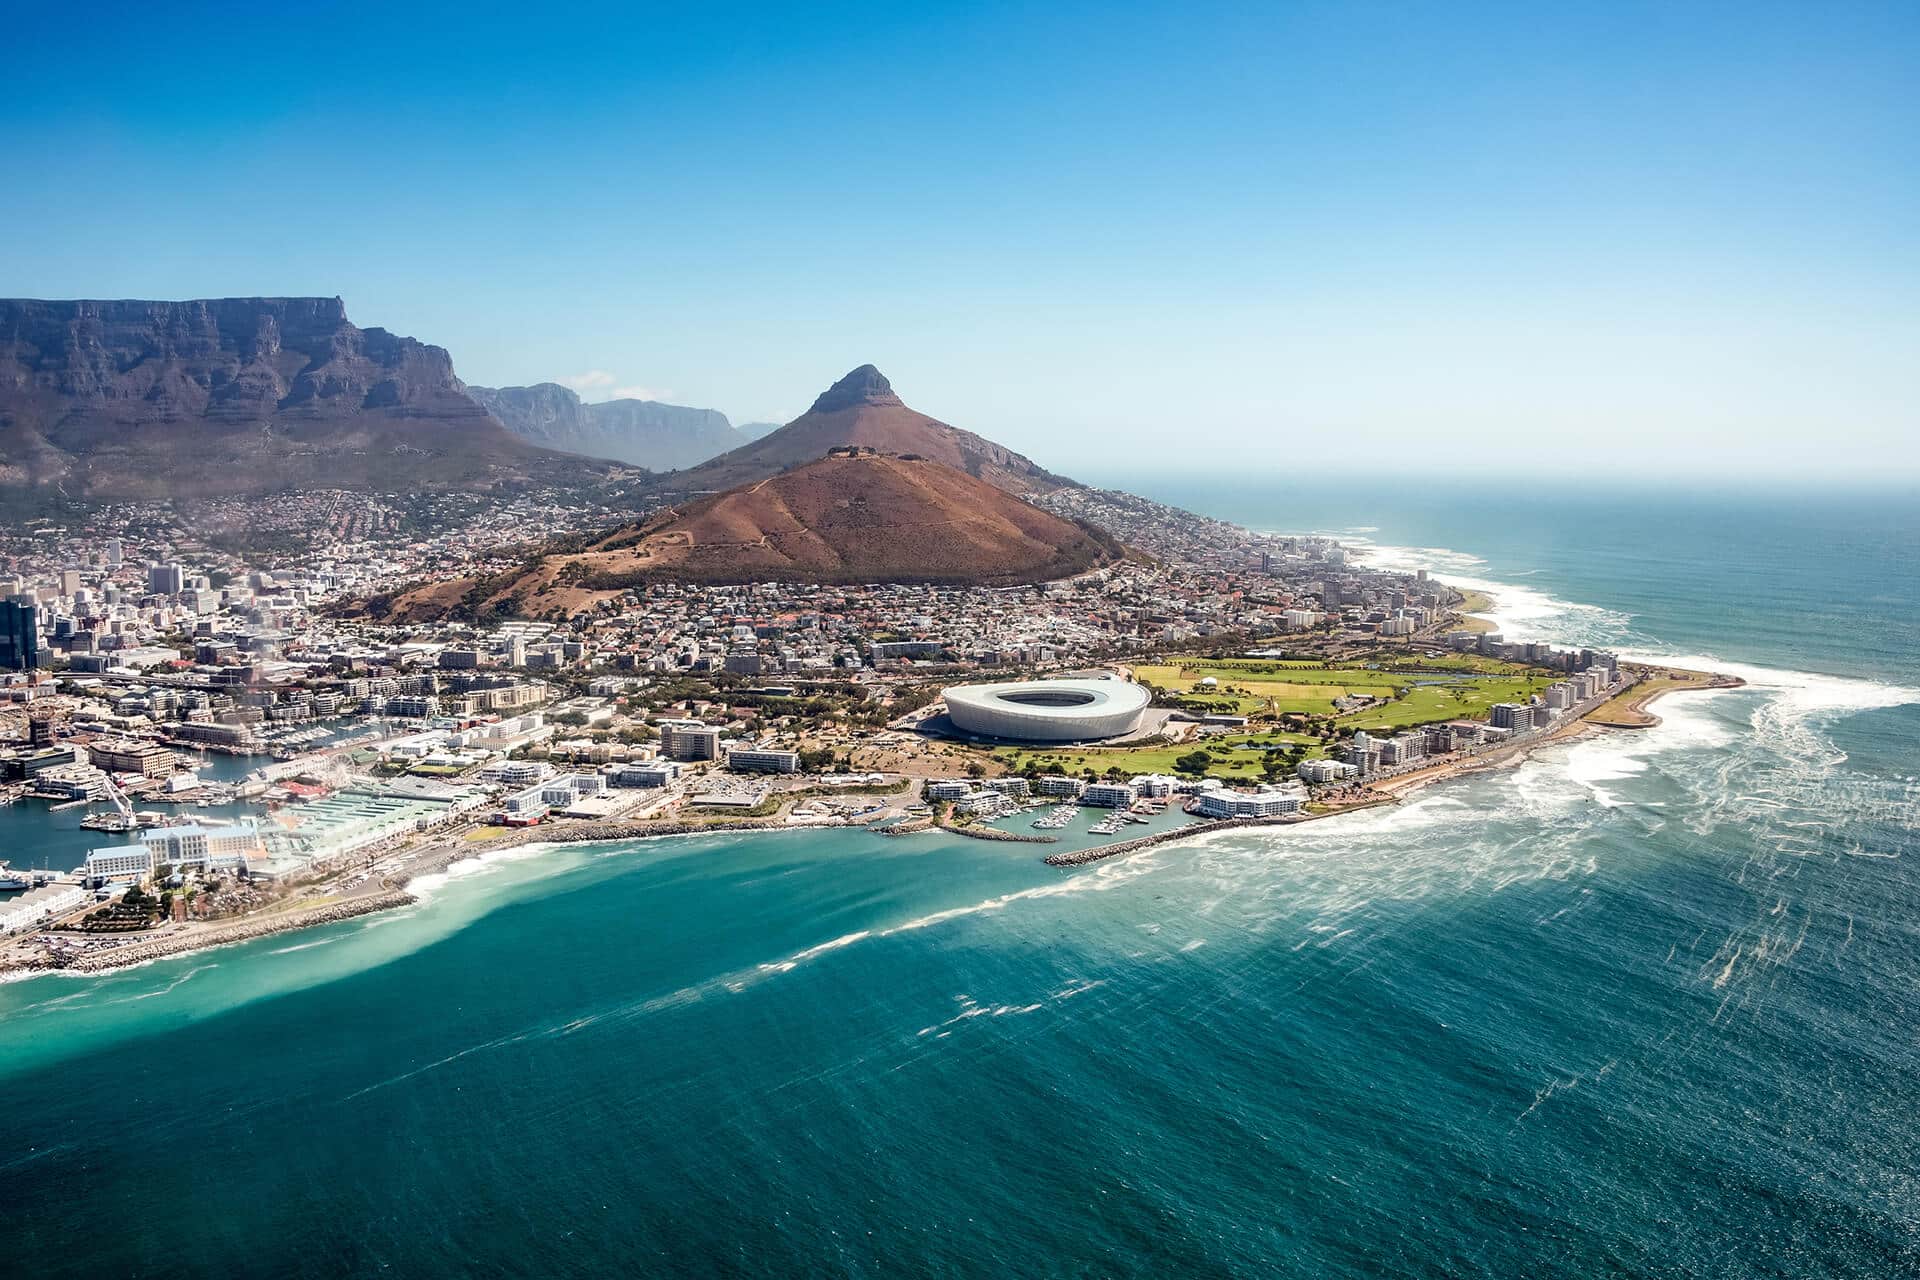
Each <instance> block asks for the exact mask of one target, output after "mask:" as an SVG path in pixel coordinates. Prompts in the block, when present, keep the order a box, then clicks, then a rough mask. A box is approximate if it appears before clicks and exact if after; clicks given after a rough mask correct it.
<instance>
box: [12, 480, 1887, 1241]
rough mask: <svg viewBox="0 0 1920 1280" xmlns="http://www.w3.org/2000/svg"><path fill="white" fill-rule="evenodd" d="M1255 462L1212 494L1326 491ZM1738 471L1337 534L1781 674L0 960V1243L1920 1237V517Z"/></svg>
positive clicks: (516, 864)
mask: <svg viewBox="0 0 1920 1280" xmlns="http://www.w3.org/2000/svg"><path fill="white" fill-rule="evenodd" d="M1133 483H1134V484H1135V485H1136V486H1137V487H1141V488H1146V489H1149V490H1150V489H1151V486H1150V485H1148V484H1145V483H1143V482H1141V481H1138V480H1136V481H1134V482H1133ZM1263 492H1264V493H1266V494H1268V495H1269V496H1271V495H1277V494H1280V493H1281V492H1282V491H1281V490H1280V489H1279V488H1278V486H1276V487H1275V488H1274V489H1273V490H1271V491H1253V492H1251V493H1245V494H1242V495H1241V496H1240V497H1239V498H1235V497H1234V496H1233V495H1231V494H1225V493H1214V494H1212V495H1211V501H1212V502H1213V503H1214V509H1216V510H1218V511H1219V513H1220V514H1223V515H1227V516H1230V517H1234V518H1240V519H1245V520H1248V521H1249V522H1251V523H1259V524H1263V525H1266V526H1268V527H1275V528H1332V527H1336V526H1335V517H1332V516H1323V515H1321V514H1320V513H1317V512H1311V511H1309V510H1307V509H1306V504H1305V501H1304V500H1301V501H1299V502H1289V503H1285V504H1282V503H1281V502H1280V501H1279V499H1278V498H1277V497H1274V498H1271V500H1272V503H1273V506H1274V507H1275V509H1274V510H1273V511H1272V512H1271V513H1270V518H1267V519H1260V518H1258V517H1257V516H1256V515H1254V514H1253V513H1252V510H1251V509H1252V508H1255V507H1257V506H1258V505H1259V503H1261V502H1262V501H1268V500H1269V497H1263V496H1262V494H1263ZM1185 500H1186V501H1187V502H1188V503H1189V504H1190V505H1196V506H1200V505H1205V504H1203V503H1202V502H1201V501H1200V500H1199V498H1197V497H1195V496H1193V495H1187V496H1186V498H1185ZM1668 501H1672V502H1677V501H1680V500H1679V499H1678V498H1672V497H1670V498H1669V499H1668ZM1714 501H1715V503H1717V504H1718V505H1717V506H1716V507H1715V508H1714V511H1715V514H1713V515H1712V516H1711V517H1710V518H1709V517H1708V516H1702V515H1700V514H1699V513H1698V512H1697V511H1695V510H1694V509H1692V508H1688V509H1687V511H1688V512H1689V513H1691V514H1688V515H1686V517H1685V518H1684V519H1682V518H1680V517H1677V516H1676V517H1673V518H1669V519H1666V520H1664V521H1658V522H1653V523H1649V522H1648V521H1647V519H1646V516H1645V509H1644V507H1643V506H1642V505H1639V504H1638V502H1637V500H1636V501H1635V502H1626V501H1624V500H1623V501H1622V503H1621V504H1620V505H1618V506H1615V507H1611V508H1610V507H1608V506H1607V505H1606V504H1605V503H1604V502H1602V501H1601V500H1599V499H1594V500H1593V504H1592V505H1591V506H1590V507H1586V508H1581V509H1579V510H1576V511H1567V510H1566V508H1565V504H1564V503H1562V504H1559V506H1560V509H1561V514H1560V515H1559V516H1556V514H1555V511H1554V510H1553V509H1552V508H1553V507H1554V506H1555V505H1556V504H1554V503H1552V502H1548V501H1546V500H1545V499H1543V500H1542V502H1541V503H1540V504H1539V505H1538V506H1529V505H1527V504H1520V509H1519V511H1518V512H1517V513H1515V512H1514V511H1512V510H1510V511H1509V517H1510V520H1511V521H1520V520H1522V519H1524V520H1525V521H1528V522H1531V523H1532V525H1533V526H1535V527H1543V528H1546V527H1554V525H1553V522H1554V520H1555V519H1557V518H1559V519H1565V520H1566V521H1567V522H1569V523H1571V524H1574V525H1576V526H1577V527H1576V528H1574V529H1572V530H1566V531H1564V532H1565V535H1566V536H1565V537H1564V538H1558V539H1553V540H1544V541H1543V540H1541V539H1537V538H1536V539H1532V540H1529V539H1526V538H1524V537H1521V536H1520V535H1517V534H1515V533H1513V532H1512V529H1511V527H1510V525H1502V526H1501V527H1500V528H1499V529H1497V530H1496V529H1493V528H1491V527H1486V526H1483V525H1482V524H1481V523H1479V521H1478V520H1477V518H1470V517H1469V516H1466V515H1462V516H1459V517H1458V518H1457V519H1456V520H1455V522H1454V524H1453V525H1452V526H1451V530H1452V531H1451V532H1448V533H1446V534H1444V535H1442V534H1440V533H1439V532H1438V530H1439V529H1440V528H1441V527H1442V515H1441V513H1440V512H1439V510H1438V509H1437V508H1436V509H1434V510H1432V511H1429V510H1428V509H1426V508H1424V507H1422V506H1421V500H1420V498H1419V496H1418V495H1415V494H1409V495H1405V496H1404V497H1403V499H1402V501H1400V502H1399V503H1398V504H1397V505H1393V506H1391V507H1390V509H1389V510H1388V511H1365V512H1361V513H1357V514H1355V515H1353V516H1351V517H1349V518H1346V519H1344V520H1342V521H1340V523H1339V525H1338V527H1341V528H1352V527H1356V526H1360V525H1368V526H1373V527H1372V528H1371V529H1369V530H1367V531H1366V532H1365V533H1364V535H1363V536H1364V537H1366V538H1368V539H1370V540H1371V543H1372V552H1371V553H1372V554H1374V555H1376V556H1379V557H1381V558H1401V559H1404V560H1406V561H1408V562H1413V561H1416V560H1421V559H1425V560H1426V561H1429V562H1432V563H1434V564H1436V565H1440V564H1443V563H1444V564H1446V565H1447V567H1448V570H1449V571H1450V572H1453V573H1455V574H1456V575H1470V576H1472V577H1474V578H1476V579H1477V580H1481V581H1485V582H1489V583H1497V584H1501V585H1502V586H1504V587H1505V588H1506V590H1505V591H1504V592H1503V594H1502V599H1503V603H1505V604H1506V605H1507V607H1508V608H1509V609H1511V610H1512V611H1513V615H1514V616H1512V617H1509V618H1506V619H1504V620H1503V625H1505V626H1507V627H1508V629H1509V630H1510V631H1515V632H1516V633H1518V632H1521V631H1525V630H1528V629H1532V630H1534V631H1536V632H1537V633H1539V634H1561V635H1564V636H1565V638H1568V639H1580V640H1593V639H1602V638H1607V637H1612V638H1614V639H1616V640H1618V641H1620V642H1623V643H1628V644H1630V645H1631V646H1633V647H1636V648H1639V649H1642V650H1648V651H1664V652H1672V653H1701V652H1703V651H1704V652H1709V653H1712V654H1714V655H1716V656H1717V657H1718V658H1719V659H1720V660H1721V661H1723V662H1726V663H1732V664H1736V665H1737V666H1738V668H1739V669H1740V670H1741V671H1742V673H1743V674H1746V675H1747V676H1748V677H1749V678H1750V679H1751V680H1752V681H1753V683H1752V685H1751V686H1750V687H1749V688H1747V689H1742V690H1737V691H1731V692H1726V693H1717V694H1711V695H1700V696H1694V697H1691V698H1687V699H1684V700H1682V699H1670V700H1668V701H1667V702H1666V703H1665V704H1663V707H1662V711H1663V714H1665V716H1666V723H1665V724H1664V725H1663V726H1662V727H1660V728H1659V729H1656V730H1653V731H1651V732H1648V733H1644V734H1638V735H1625V734H1617V735H1608V736H1604V737H1596V738H1590V739H1587V740H1584V741H1582V742H1579V743H1576V744H1573V745H1571V746H1566V747H1561V748H1556V749H1554V750H1552V751H1550V752H1547V753H1544V754H1543V755H1542V756H1541V758H1539V759H1537V760H1535V761H1533V762H1530V763H1528V764H1526V765H1523V766H1521V767H1519V768H1517V769H1513V770H1510V771H1507V772H1505V773H1502V774H1500V775H1499V776H1494V777H1484V778H1478V779H1473V780H1470V781H1463V782H1459V783H1454V784H1450V785H1447V786H1445V787H1442V788H1437V789H1433V790H1430V791H1428V792H1426V793H1423V794H1422V795H1421V796H1420V797H1419V798H1417V799H1415V800H1413V801H1412V802H1410V803H1407V804H1404V805H1402V806H1399V807H1397V808H1394V809H1392V810H1386V811H1374V812H1371V813H1367V814H1360V815H1354V816H1352V817H1348V818H1342V819H1335V820H1331V821H1326V822H1319V823H1312V824H1308V825H1305V826H1302V827H1299V828H1296V829H1290V830H1286V831H1268V832H1260V833H1248V832H1242V833H1236V834H1231V835H1216V836H1208V837H1201V838H1197V839H1195V840H1192V841H1188V842H1183V843H1176V844H1170V845H1165V846H1161V847H1158V848H1156V849H1153V850H1151V851H1148V852H1146V853H1143V854H1139V855H1135V856H1133V857H1130V858H1125V859H1118V860H1115V861H1112V862H1107V863H1101V864H1097V865H1095V866H1092V867H1087V868H1079V869H1067V870H1057V871H1056V870H1053V869H1050V868H1048V867H1046V866H1044V865H1043V864H1041V863H1040V861H1039V858H1038V855H1039V853H1041V852H1043V851H1042V850H1038V849H1036V848H1033V847H1024V848H1023V847H1021V846H1017V845H995V844H987V843H983V842H971V841H961V840H954V839H951V838H943V837H915V838H903V839H896V840H887V839H882V838H879V837H873V836H866V835H861V834H857V833H844V832H792V833H779V834H775V835H769V836H753V837H745V838H725V837H704V838H699V839H687V840H674V841H657V842H652V843H648V844H642V845H631V846H573V847H564V848H557V849H551V850H546V851H529V852H525V853H522V854H518V855H507V856H505V857H503V858H500V859H497V860H495V861H492V862H487V863H480V862H475V863H469V864H463V865H462V866H461V867H459V868H457V869H456V872H455V873H454V874H452V875H450V876H448V877H446V878H445V879H444V880H441V881H437V882H434V883H430V884H429V885H427V886H426V888H427V891H428V892H427V897H426V900H425V901H424V902H423V903H422V904H420V905H419V906H417V907H414V908H411V909H409V910H406V911H403V912H397V913H391V914H388V915H383V916H377V917H371V918H367V919H363V920H359V921H354V922H349V923H347V924H344V925H340V926H335V927H332V928H328V929H323V930H316V931H311V932H307V933H301V934H295V935H286V936H282V937H277V938H271V939H265V940H262V941H260V942H257V943H251V944H245V945H242V946H237V947H231V948H225V949H222V950H219V951H215V952H211V953H207V954H204V955H200V956H194V957H183V958H180V959H177V960H172V961H166V962H161V963H156V964H153V965H149V966H146V967H144V968H141V969H138V970H134V971H130V972H127V973H123V974H118V975H113V976H110V977H106V978H93V979H77V978H69V977H62V976H54V977H45V978H37V979H34V980H31V981H26V982H19V983H14V984H10V985H7V986H5V987H0V1095H3V1096H4V1097H5V1099H6V1102H7V1107H6V1110H5V1113H4V1119H0V1133H3V1134H4V1137H5V1139H6V1141H5V1142H4V1143H0V1203H4V1204H6V1205H7V1206H8V1207H9V1208H10V1209H11V1210H12V1212H11V1213H10V1215H9V1227H10V1238H9V1239H8V1241H7V1242H6V1247H7V1249H8V1253H7V1255H6V1256H7V1257H8V1258H9V1259H10V1261H12V1263H13V1264H14V1267H15V1269H17V1271H18V1273H19V1274H31V1275H36V1276H38V1275H48V1276H65V1275H72V1276H99V1275H114V1274H130V1273H138V1274H142V1275H161V1276H167V1275H234V1274H246V1275H312V1276H334V1275H340V1274H367V1273H373V1272H379V1271H386V1272H390V1273H393V1274H402V1275H439V1274H454V1275H470V1274H481V1275H542V1276H567V1275H599V1274H608V1273H615V1274H648V1273H660V1272H691V1273H695V1274H715V1275H765V1276H788V1275H795V1274H853V1275H871V1276H891V1275H901V1274H931V1275H990V1276H1001V1275H1058V1274H1077V1275H1141V1276H1146V1275H1154V1276H1164V1275H1245V1276H1265V1275H1274V1274H1285V1275H1302V1276H1329V1275H1334V1276H1408V1277H1415V1276H1418V1277H1428V1276H1474V1275H1502V1276H1567V1277H1575V1276H1579V1277H1586V1276H1603V1275H1657V1276H1825V1275H1858V1276H1874V1277H1885V1276H1895V1275H1908V1274H1914V1273H1916V1272H1920V1185H1917V1180H1916V1174H1915V1160H1914V1152H1915V1151H1917V1150H1920V1119H1917V1118H1916V1114H1917V1113H1920V1107H1916V1103H1917V1102H1920V1092H1917V1087H1916V1084H1915V1080H1916V1078H1920V1077H1917V1075H1916V1069H1920V1050H1917V1049H1916V1034H1915V1028H1916V1027H1917V1026H1920V995H1916V992H1920V932H1917V931H1916V924H1915V922H1916V921H1920V877H1917V876H1916V869H1915V856H1914V855H1915V852H1916V848H1917V847H1920V846H1917V844H1916V837H1915V824H1916V800H1920V788H1917V787H1916V779H1915V776H1914V775H1915V772H1916V771H1915V767H1914V746H1915V743H1916V740H1920V663H1917V662H1916V655H1917V653H1920V650H1917V649H1916V646H1915V644H1914V630H1913V628H1914V618H1913V613H1912V610H1913V605H1912V600H1913V598H1914V596H1913V593H1912V591H1911V590H1910V585H1911V582H1912V574H1913V565H1914V563H1915V559H1914V553H1915V551H1916V548H1915V547H1914V545H1913V542H1912V539H1913V537H1914V533H1913V530H1914V529H1915V527H1916V522H1915V521H1913V520H1912V518H1911V517H1912V514H1913V512H1912V511H1911V510H1908V511H1906V512H1905V513H1904V516H1903V514H1902V513H1901V512H1899V511H1886V510H1881V509H1878V508H1876V507H1874V506H1873V505H1872V504H1860V505H1857V506H1856V507H1855V509H1854V510H1853V511H1852V512H1851V513H1849V512H1848V511H1847V510H1845V509H1844V508H1822V509H1820V511H1819V512H1817V513H1809V512H1807V511H1801V512H1795V511H1792V510H1785V509H1782V508H1781V506H1780V505H1779V504H1777V503H1772V502H1765V503H1762V502H1754V503H1751V504H1748V505H1746V506H1742V505H1740V504H1738V503H1737V502H1735V501H1734V500H1732V499H1716V500H1714ZM1235 502H1240V503H1243V504H1245V506H1243V507H1238V508H1236V507H1235V506H1234V505H1233V504H1234V503H1235ZM1282 505H1284V506H1285V509H1284V510H1281V509H1278V508H1279V507H1281V506H1282ZM1308 516H1311V517H1312V518H1311V519H1310V520H1309V519H1305V517H1308ZM1289 517H1296V518H1298V519H1295V518H1289ZM1363 517H1364V518H1363ZM1396 520H1397V521H1398V522H1399V524H1398V527H1396V524H1395V521H1396ZM1429 522H1430V523H1429ZM1715 531H1717V532H1715ZM1683 532H1684V533H1685V535H1686V537H1696V536H1697V537H1700V538H1708V537H1709V535H1711V540H1710V541H1709V543H1708V546H1709V550H1708V551H1707V552H1704V553H1701V554H1698V555H1696V554H1695V550H1696V548H1695V547H1694V546H1693V545H1692V544H1689V543H1688V542H1687V541H1686V537H1682V536H1681V535H1682V533H1683ZM1876 539H1878V540H1876ZM1903 539H1904V541H1903ZM1781 548H1790V549H1793V554H1792V555H1787V554H1785V553H1784V552H1783V551H1782V550H1781ZM1902 575H1904V576H1902ZM1834 617H1844V618H1846V619H1849V621H1848V623H1847V625H1846V626H1845V627H1843V628H1841V629H1840V632H1839V634H1833V633H1831V632H1829V631H1825V630H1819V628H1818V626H1817V625H1816V623H1815V621H1814V620H1815V619H1819V618H1834ZM1815 630H1819V634H1817V635H1815V634H1811V632H1812V631H1815ZM1801 633H1807V634H1804V636H1803V640H1804V642H1802V640H1796V639H1795V637H1796V635H1797V634H1801Z"/></svg>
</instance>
